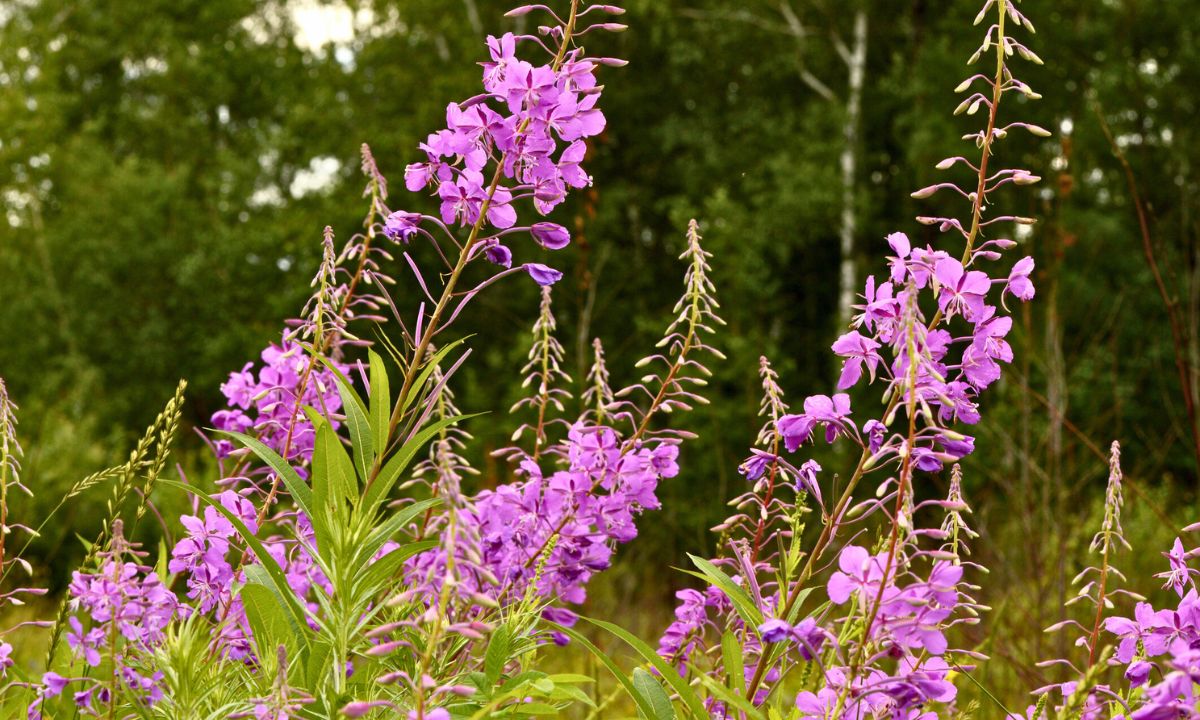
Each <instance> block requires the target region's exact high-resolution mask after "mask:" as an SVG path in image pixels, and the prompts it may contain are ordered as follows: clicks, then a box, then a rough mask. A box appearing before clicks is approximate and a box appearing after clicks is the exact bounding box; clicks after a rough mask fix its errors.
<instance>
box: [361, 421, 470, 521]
mask: <svg viewBox="0 0 1200 720" xmlns="http://www.w3.org/2000/svg"><path fill="white" fill-rule="evenodd" d="M481 414H482V413H475V414H474V415H455V416H454V417H449V418H444V419H442V420H438V421H437V422H434V423H431V424H430V425H429V426H428V427H426V428H425V429H424V430H422V431H421V432H419V433H417V434H416V436H415V437H414V438H413V439H412V440H409V441H408V442H406V443H404V445H403V446H401V448H400V449H399V450H397V451H396V454H395V455H393V456H392V459H391V460H389V461H388V463H387V464H386V465H384V466H383V469H382V470H380V471H379V476H378V477H376V478H375V481H374V482H373V483H369V484H368V486H367V490H366V495H365V496H364V497H363V502H362V508H363V511H364V512H365V513H368V517H369V513H371V512H374V511H375V510H377V509H378V508H379V505H380V504H382V503H383V501H384V500H386V499H387V496H388V494H389V493H390V492H391V491H392V487H393V486H394V485H395V484H396V481H397V480H399V479H400V475H401V474H402V473H403V472H404V470H405V469H406V468H407V467H408V465H409V463H411V462H412V460H413V458H414V457H416V454H417V453H418V452H420V451H421V450H423V449H424V448H425V447H426V446H427V445H428V444H429V441H430V440H432V439H433V438H434V436H436V435H437V434H438V433H439V432H441V431H442V430H444V429H445V428H448V427H450V426H451V425H453V424H455V423H457V422H458V421H460V420H466V419H467V418H473V417H476V416H478V415H481Z"/></svg>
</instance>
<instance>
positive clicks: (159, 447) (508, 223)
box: [0, 0, 720, 718]
mask: <svg viewBox="0 0 1200 720" xmlns="http://www.w3.org/2000/svg"><path fill="white" fill-rule="evenodd" d="M621 14H623V10H622V9H621V8H619V7H617V6H614V5H600V4H592V3H586V2H580V0H570V2H564V3H559V7H557V8H550V7H548V6H545V5H527V6H522V7H519V8H516V9H514V10H512V11H511V12H510V13H509V15H510V16H522V15H534V16H536V17H538V18H541V19H542V22H544V23H545V24H544V25H541V26H539V27H538V28H537V33H536V34H533V35H514V34H512V33H507V34H504V35H502V36H500V37H489V38H488V41H487V46H486V51H487V59H486V60H485V61H484V62H483V63H482V88H481V92H480V93H479V94H477V95H476V96H474V97H471V98H469V99H467V100H464V101H462V102H455V103H451V104H450V105H448V106H447V110H446V127H445V128H443V129H441V130H438V131H437V132H435V133H433V134H431V135H430V136H429V137H428V138H427V139H426V141H425V142H424V143H421V145H420V151H421V154H422V156H421V158H420V161H419V162H414V163H412V164H409V165H408V166H407V168H406V169H405V172H404V184H405V187H406V188H407V190H408V191H410V192H411V193H414V194H415V195H416V196H417V197H414V198H412V201H411V202H412V206H415V207H419V206H421V205H423V204H429V205H431V206H432V208H436V211H435V212H434V213H432V214H426V213H423V212H420V211H417V210H408V209H395V208H393V207H390V206H389V204H388V203H389V185H388V183H387V180H386V178H385V177H384V175H383V174H382V173H381V172H380V170H379V167H378V165H377V163H376V160H375V158H374V156H373V155H372V154H371V153H370V151H369V149H368V148H366V147H365V146H364V147H363V154H362V168H363V172H364V174H365V175H366V177H367V188H366V192H365V196H366V197H367V198H368V199H369V201H368V209H367V217H366V220H365V223H364V228H365V229H364V231H363V232H362V233H359V234H356V235H354V236H353V237H352V238H351V239H350V240H349V242H348V243H346V244H345V245H344V247H342V248H341V250H340V251H339V250H338V249H337V244H336V243H335V240H334V237H333V233H332V231H331V230H329V229H327V230H326V232H325V236H324V241H323V257H322V262H321V264H320V266H319V269H318V272H317V274H316V276H315V277H314V279H313V282H312V286H313V293H312V297H311V299H310V301H309V302H308V303H307V305H306V306H305V307H304V309H303V312H302V313H301V314H300V317H299V318H297V319H295V320H293V321H290V322H289V323H288V324H287V328H286V330H285V331H284V332H283V333H282V335H281V336H280V339H279V340H278V342H275V343H273V344H271V345H270V346H268V347H267V348H266V349H265V350H263V351H262V353H261V356H260V359H259V361H258V362H251V363H247V364H246V365H245V366H244V367H242V368H241V369H239V370H237V371H235V372H233V373H231V374H230V376H229V379H228V381H227V382H226V383H224V384H223V385H222V387H221V390H222V392H223V393H224V395H225V397H226V398H227V401H228V405H227V407H226V408H225V409H223V410H221V411H219V412H217V413H216V414H215V415H214V416H213V417H212V426H213V431H212V433H211V435H210V436H209V437H208V438H207V439H208V441H209V444H210V446H211V449H212V451H213V454H214V455H215V457H216V459H217V461H218V466H219V470H220V472H219V478H218V479H217V480H216V483H215V484H216V492H215V493H210V492H208V491H206V490H203V489H201V487H200V486H199V485H198V484H196V483H193V482H191V481H189V480H188V479H187V478H183V481H182V482H176V481H170V480H166V479H163V478H162V477H160V476H161V474H162V470H163V468H164V466H165V459H166V448H167V447H168V445H169V442H170V439H171V437H172V436H173V434H174V432H175V428H176V426H177V424H178V418H179V409H180V406H181V402H182V398H181V395H178V394H177V396H176V398H174V399H173V400H172V403H171V404H170V405H168V408H167V410H165V411H164V413H163V414H162V415H161V416H160V418H159V419H158V420H157V421H156V423H155V424H154V425H153V426H152V427H151V428H150V429H149V430H148V431H147V433H146V435H145V437H144V438H143V440H142V442H140V443H139V445H138V447H137V448H136V449H135V450H134V452H133V453H132V454H131V456H130V460H129V462H128V463H126V464H125V465H122V466H121V467H119V468H114V469H110V470H106V471H103V472H102V473H98V474H96V475H94V476H91V477H90V478H88V479H86V480H85V481H83V482H81V483H80V484H79V485H78V486H77V491H78V492H82V491H83V490H84V489H86V488H87V487H91V486H93V485H96V484H98V483H101V482H105V481H109V480H115V482H114V485H115V487H116V490H115V491H114V495H113V499H112V501H110V503H109V513H108V514H109V517H108V519H107V521H106V523H105V526H104V529H103V531H102V532H101V533H100V535H99V536H98V537H97V539H96V540H95V542H93V543H91V544H90V545H89V552H88V556H87V559H86V560H85V562H84V563H83V565H82V566H81V567H80V568H79V569H78V570H77V571H76V572H75V573H74V576H73V579H72V582H71V584H70V587H69V589H68V592H67V597H66V598H65V600H64V603H63V605H62V611H61V612H60V613H59V615H58V617H57V618H56V619H55V620H54V621H52V622H47V623H44V625H45V626H46V627H47V628H48V629H49V632H50V643H49V652H48V658H47V662H46V665H47V668H46V671H45V672H44V673H43V674H41V675H31V674H30V671H29V669H27V668H24V667H17V666H16V665H14V664H13V662H12V661H11V660H10V656H11V654H12V647H11V645H9V644H7V643H5V644H4V645H0V658H2V659H0V671H2V672H3V674H4V683H5V684H4V685H3V689H2V693H3V694H2V695H0V701H2V702H3V703H4V705H3V708H4V709H5V717H8V716H12V715H20V714H24V715H25V716H27V717H29V718H40V717H75V716H97V717H122V718H124V717H171V718H207V717H212V718H218V717H219V718H225V717H256V718H287V717H314V718H315V717H334V716H348V717H365V716H379V717H394V716H403V717H410V718H448V717H451V716H455V717H485V716H492V715H506V714H523V715H524V714H555V713H557V712H559V710H561V709H562V708H564V707H565V706H566V705H568V704H571V703H587V702H590V701H589V699H588V696H587V695H586V694H585V693H584V692H583V691H582V690H581V689H580V687H579V684H580V683H581V682H585V681H587V678H582V677H579V676H574V675H550V674H547V673H545V672H540V671H538V670H536V669H534V667H533V664H534V663H533V660H534V657H535V654H536V653H537V652H538V650H539V649H540V648H543V647H545V646H547V645H552V644H553V643H554V642H555V641H558V642H563V641H564V639H565V638H564V636H562V635H561V634H559V633H558V632H557V631H556V630H554V627H557V626H559V625H561V626H562V627H569V626H570V625H571V624H573V622H574V620H575V615H574V613H573V612H572V611H571V610H570V606H571V605H575V604H578V603H580V602H582V601H583V600H584V598H585V594H586V586H587V583H588V581H589V579H590V578H591V577H592V576H593V575H594V574H595V573H597V572H599V571H601V570H603V569H604V568H606V567H607V566H608V565H609V564H610V563H611V561H612V555H613V551H614V547H615V545H617V544H619V543H622V542H627V541H629V540H631V539H632V538H633V537H635V536H636V534H637V529H636V524H635V523H636V519H637V517H638V515H640V514H641V513H642V512H644V511H649V510H654V509H657V508H658V507H659V503H658V500H657V498H656V495H655V491H656V487H657V484H658V483H659V482H660V481H661V480H663V479H665V478H670V477H673V476H674V475H676V474H677V473H678V465H677V463H676V459H677V456H678V445H679V443H680V442H682V441H683V440H685V439H687V438H688V437H689V435H688V433H686V432H684V431H680V430H673V429H671V428H669V427H667V428H664V427H662V426H661V423H660V422H659V421H658V420H657V418H658V417H659V416H660V415H663V414H666V413H676V412H680V411H685V410H688V409H690V408H691V407H693V406H694V405H695V404H697V403H702V402H704V399H703V397H701V396H700V395H698V394H697V392H696V390H697V389H700V388H702V387H703V385H704V375H706V374H707V370H706V369H705V368H704V366H703V364H702V359H703V358H704V357H705V356H706V355H708V356H714V357H719V353H718V352H717V351H716V350H714V349H712V348H710V347H709V346H708V344H707V339H706V338H707V336H708V335H709V334H711V332H712V328H713V326H714V325H715V324H717V323H719V322H720V321H719V318H717V316H716V315H715V309H716V307H717V304H716V300H715V298H714V292H715V288H714V287H713V285H712V283H711V281H710V280H709V278H708V273H709V266H708V258H709V255H708V253H707V252H706V251H705V250H703V248H702V247H701V244H700V243H701V239H700V233H699V229H698V226H697V225H696V224H695V223H692V224H691V226H690V227H689V228H688V231H687V234H686V243H685V251H684V253H683V260H684V261H685V264H686V273H685V281H686V282H685V291H684V295H683V297H682V298H681V300H680V301H679V304H678V306H677V307H676V308H675V315H674V320H673V321H672V322H671V323H670V325H669V326H668V329H667V332H666V335H665V336H664V337H663V339H662V341H661V343H660V345H659V347H660V349H661V351H660V354H657V355H655V356H653V357H652V358H649V359H647V361H645V364H647V365H648V364H651V363H658V365H657V366H656V367H655V368H654V369H648V370H647V371H646V372H647V374H646V375H645V376H644V377H643V378H642V379H641V381H640V382H638V383H636V384H634V385H631V386H629V387H626V388H620V389H613V388H611V387H609V385H608V377H609V375H608V370H607V368H606V367H605V365H604V354H603V349H602V347H601V345H600V344H599V341H596V344H595V366H594V367H593V368H592V370H591V371H590V373H589V374H588V376H587V378H586V381H587V383H588V384H587V387H586V388H585V389H584V390H583V392H581V393H580V398H579V404H578V405H576V407H579V408H582V409H581V411H580V412H579V413H578V414H577V415H575V416H573V417H572V416H571V415H569V414H568V407H569V405H572V404H574V403H573V401H572V400H571V394H570V391H569V390H568V388H567V384H568V383H569V382H570V378H568V377H567V376H566V374H565V373H564V372H562V370H561V367H560V365H561V360H562V347H561V345H560V344H559V343H558V341H557V340H556V339H555V338H554V337H553V332H554V317H553V314H552V311H551V300H550V291H549V287H550V286H551V285H553V284H554V283H555V282H556V281H558V280H559V279H560V278H561V277H562V274H561V273H560V272H559V271H557V270H555V269H554V268H552V267H550V266H547V265H544V264H541V263H537V262H526V261H521V260H519V258H520V257H521V256H522V255H524V254H527V253H528V249H526V248H527V247H528V246H527V245H526V248H523V247H522V245H523V244H525V241H523V240H522V238H525V237H527V238H530V239H531V240H532V242H533V243H536V245H538V246H541V248H544V249H547V250H551V251H553V250H558V249H561V248H563V247H565V246H566V245H568V244H569V242H570V239H571V238H570V234H569V233H568V231H567V230H566V229H565V228H564V227H562V226H561V225H559V224H557V223H554V222H551V221H549V220H544V219H542V218H544V217H545V216H547V215H549V214H550V213H551V212H552V211H553V210H554V208H555V207H557V206H558V205H559V204H561V203H562V202H563V200H564V199H565V198H566V196H567V194H568V193H569V192H570V191H571V190H573V189H577V188H582V187H586V186H588V185H590V184H591V178H590V176H589V175H588V174H587V173H586V171H585V170H584V169H583V167H582V166H581V163H582V162H583V160H584V159H585V156H586V154H587V140H588V138H591V137H594V136H595V135H597V134H599V133H600V132H601V131H602V130H603V129H604V126H605V118H604V115H603V112H602V111H601V109H600V107H599V101H600V98H601V95H602V91H603V89H604V88H603V86H602V85H600V84H599V79H598V76H599V75H600V74H601V72H602V70H603V68H604V67H605V66H610V67H619V66H620V65H622V64H623V62H622V61H621V60H618V59H615V58H604V57H590V56H588V55H587V53H586V51H585V48H584V45H583V43H584V41H585V40H587V39H589V37H588V36H591V35H595V34H598V33H603V32H617V31H620V30H623V29H624V26H623V25H621V24H619V23H617V22H613V19H614V18H615V17H616V16H619V15H621ZM421 196H424V197H421ZM522 217H525V218H528V219H526V220H524V221H522V219H521V218H522ZM430 263H434V264H437V265H440V267H439V268H438V269H437V270H436V272H428V271H427V270H426V269H423V267H422V265H428V264H430ZM397 268H399V271H403V272H404V273H405V275H408V276H410V277H411V280H410V282H411V283H412V284H413V287H415V288H418V289H419V290H420V292H421V293H422V295H423V296H424V301H423V302H421V303H419V305H418V306H417V307H416V308H413V309H402V308H400V307H397V306H396V304H395V303H394V301H393V298H392V296H391V294H390V293H389V291H388V287H389V286H391V285H392V284H394V283H395V279H394V278H393V274H395V273H397V272H398V270H397ZM511 275H519V276H528V277H529V278H531V279H532V280H533V281H534V282H535V283H537V284H538V285H540V286H542V287H543V288H544V290H543V296H542V297H543V300H542V305H541V311H540V313H539V315H538V318H537V322H536V323H535V325H534V339H533V343H532V347H531V351H530V356H529V364H528V366H527V367H526V368H525V371H524V372H525V373H526V386H527V387H528V389H529V391H530V397H529V398H528V399H527V400H525V401H522V402H521V403H519V404H518V407H517V408H515V409H514V412H515V413H516V414H517V415H518V416H519V417H522V416H527V417H522V420H524V421H525V422H526V424H525V425H523V426H522V427H521V428H520V429H519V430H518V431H517V432H516V433H515V434H514V436H513V442H514V447H512V448H510V449H508V450H506V451H504V453H503V454H504V456H505V457H506V458H508V459H509V460H510V461H511V462H512V463H513V465H514V467H515V468H516V470H517V472H518V474H519V476H520V481H519V482H517V483H515V484H513V485H507V486H501V487H498V488H496V489H494V490H486V491H483V492H477V493H474V494H472V493H471V492H469V491H468V489H467V488H464V482H463V481H464V478H467V477H469V476H471V475H472V474H475V471H474V470H473V469H472V468H471V467H470V466H469V465H468V464H467V463H466V461H465V460H464V457H463V454H462V453H461V450H462V449H463V447H464V446H465V444H466V443H467V442H469V441H470V436H469V435H468V434H467V432H466V431H465V429H463V428H462V427H459V423H460V422H461V421H462V420H464V416H463V415H462V414H461V413H460V412H459V410H458V409H457V407H456V399H455V397H454V395H453V393H452V392H451V391H450V389H449V383H450V382H451V380H452V378H453V376H454V374H455V373H456V371H457V370H458V369H459V367H461V365H462V363H463V362H464V361H465V359H466V357H467V355H468V354H469V351H467V350H466V349H465V345H464V338H454V337H450V336H449V333H448V331H449V330H450V328H452V327H453V323H454V320H455V319H456V318H457V317H458V316H459V315H460V314H461V313H462V312H463V311H464V310H465V309H466V307H467V306H468V305H469V304H470V303H471V301H472V300H473V299H474V298H475V297H477V296H478V295H479V293H481V292H482V291H484V290H485V289H486V288H488V287H490V286H492V285H494V284H496V283H498V282H499V281H501V280H503V279H505V278H507V277H509V276H511ZM434 277H436V278H437V279H438V281H439V282H437V283H435V282H434V281H432V278H434ZM468 278H475V279H472V280H468ZM479 278H482V279H479ZM414 311H415V312H414ZM391 323H394V324H395V331H394V332H393V333H390V334H388V333H384V332H382V330H383V329H384V325H385V324H388V325H390V324H391ZM397 337H398V339H394V338H397ZM0 387H2V386H0ZM360 389H361V392H360ZM180 392H182V386H181V390H180ZM0 410H2V412H0V420H2V421H3V424H2V425H0V442H2V444H0V468H2V469H3V474H2V475H0V480H2V482H0V488H2V489H3V493H4V494H3V495H0V500H6V498H7V493H8V492H9V491H14V492H15V491H24V486H23V485H21V483H20V477H19V469H20V465H19V459H20V456H21V453H20V448H19V446H17V444H16V434H15V429H16V420H15V415H14V411H15V406H13V405H12V404H11V403H10V402H9V400H8V398H7V395H5V394H3V393H0ZM156 487H157V488H159V489H163V488H170V489H172V490H175V491H178V492H186V493H188V494H190V495H191V496H192V497H193V499H194V503H193V510H192V512H191V513H189V514H187V515H184V516H183V517H181V518H180V519H179V521H180V523H181V524H182V526H183V530H184V532H183V534H182V537H180V538H179V539H178V541H177V542H175V543H174V544H173V546H172V547H166V548H163V549H162V550H161V551H160V553H159V555H158V559H157V562H151V560H150V556H149V555H148V553H146V552H145V551H143V550H141V549H139V548H138V547H137V546H136V544H134V543H132V542H130V541H129V540H127V539H126V538H127V537H129V536H130V535H131V530H132V529H133V526H135V525H136V523H137V522H138V521H139V520H141V519H142V518H143V516H144V515H145V510H146V509H147V508H152V507H153V506H152V505H150V501H149V498H150V495H151V493H152V491H154V490H155V488H156ZM131 504H132V505H133V506H135V508H136V509H134V508H131V507H130V505H131ZM7 507H8V506H7V502H0V508H4V509H5V510H4V512H3V513H2V514H0V524H3V525H4V528H3V530H4V533H3V534H2V535H0V538H6V537H9V536H10V531H17V533H19V532H21V531H24V530H26V529H25V528H23V527H22V526H19V525H15V524H10V523H9V520H8V517H7ZM0 542H3V540H0ZM0 550H3V551H4V552H0V557H3V558H5V562H4V565H3V566H2V567H3V571H4V573H5V575H6V576H7V574H8V572H9V571H10V569H11V568H12V567H14V566H21V561H20V559H19V557H20V555H19V552H18V553H13V552H10V550H11V548H6V547H4V546H3V545H0ZM21 569H22V570H25V571H28V570H29V568H28V567H27V566H22V567H21ZM37 592H39V591H38V590H31V589H24V588H19V589H17V590H14V591H10V592H8V593H7V594H5V595H4V596H2V599H3V601H4V602H5V603H17V602H20V598H21V597H22V596H23V595H25V594H29V593H37ZM549 620H552V621H553V622H554V623H556V625H555V626H554V627H551V626H550V625H547V624H546V623H547V622H548V621H549Z"/></svg>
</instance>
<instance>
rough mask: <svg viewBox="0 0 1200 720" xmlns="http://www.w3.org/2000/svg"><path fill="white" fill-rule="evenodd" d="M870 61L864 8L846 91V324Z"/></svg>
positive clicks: (842, 285) (842, 318)
mask: <svg viewBox="0 0 1200 720" xmlns="http://www.w3.org/2000/svg"><path fill="white" fill-rule="evenodd" d="M866 64H867V11H866V9H865V8H862V7H860V8H859V9H858V11H857V12H856V13H855V15H854V46H853V48H852V49H851V51H850V55H849V57H848V58H847V65H848V70H849V82H848V84H847V92H846V121H845V126H844V128H843V135H842V139H843V142H844V145H843V146H842V157H841V169H842V223H841V229H840V232H839V240H840V242H839V245H840V249H841V267H840V271H839V273H838V278H839V289H838V321H839V323H840V324H841V325H842V326H843V327H844V326H845V325H847V324H849V322H850V314H851V306H852V305H853V304H854V294H855V290H856V289H857V288H858V278H857V272H855V267H854V238H855V236H856V235H857V234H858V214H857V207H856V205H857V195H858V193H857V187H858V162H857V158H858V155H857V150H858V134H859V125H860V123H861V122H862V90H863V75H864V73H865V71H866Z"/></svg>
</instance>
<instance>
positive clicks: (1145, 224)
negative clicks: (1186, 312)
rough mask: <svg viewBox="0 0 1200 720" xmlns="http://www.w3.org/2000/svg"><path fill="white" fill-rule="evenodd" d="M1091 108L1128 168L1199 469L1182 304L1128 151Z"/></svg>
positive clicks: (1198, 429) (1199, 437) (1199, 438)
mask: <svg viewBox="0 0 1200 720" xmlns="http://www.w3.org/2000/svg"><path fill="white" fill-rule="evenodd" d="M1092 110H1093V112H1094V113H1095V114H1096V119H1097V120H1098V121H1099V122H1100V130H1102V131H1103V132H1104V137H1105V138H1107V139H1108V144H1109V146H1111V148H1112V152H1113V155H1114V156H1115V157H1116V158H1117V162H1119V163H1121V168H1122V169H1123V170H1124V171H1125V181H1126V182H1127V183H1128V185H1129V195H1130V196H1131V197H1132V199H1133V207H1134V210H1136V211H1137V219H1138V229H1139V230H1140V231H1141V235H1142V254H1144V255H1145V256H1146V264H1147V265H1148V266H1149V267H1150V274H1151V275H1153V276H1154V284H1155V286H1156V287H1157V288H1158V294H1159V296H1160V297H1161V298H1162V301H1163V305H1164V306H1165V307H1166V309H1167V320H1168V322H1169V323H1170V325H1171V342H1172V344H1173V345H1174V350H1175V370H1176V371H1177V372H1178V373H1179V385H1180V389H1181V390H1182V394H1183V406H1184V409H1185V411H1186V412H1187V418H1188V424H1189V425H1190V426H1191V430H1192V452H1193V454H1194V455H1195V456H1196V467H1197V472H1200V423H1197V420H1196V398H1195V397H1193V395H1192V382H1191V374H1192V373H1191V371H1192V369H1191V367H1190V364H1191V363H1190V362H1189V361H1188V356H1187V333H1186V331H1185V330H1184V326H1183V321H1182V320H1180V318H1179V306H1178V303H1177V302H1176V301H1175V299H1174V298H1173V297H1171V293H1170V291H1169V290H1168V289H1167V284H1166V282H1165V281H1164V280H1163V276H1162V272H1161V270H1160V269H1159V266H1158V258H1157V256H1156V255H1155V252H1154V242H1153V240H1152V239H1151V235H1150V223H1149V221H1148V220H1147V219H1146V207H1145V203H1144V202H1143V201H1142V194H1141V193H1140V192H1139V191H1138V185H1137V177H1136V176H1135V175H1134V173H1133V167H1132V166H1131V165H1130V164H1129V160H1128V159H1126V157H1125V152H1124V151H1123V150H1122V149H1121V146H1120V145H1118V144H1117V141H1116V139H1115V138H1114V137H1113V134H1112V129H1111V128H1109V126H1108V122H1107V121H1106V120H1105V119H1104V111H1103V108H1101V107H1100V103H1099V102H1096V103H1095V104H1094V105H1093V107H1092Z"/></svg>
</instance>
